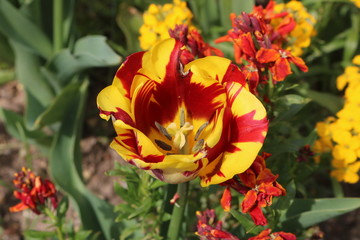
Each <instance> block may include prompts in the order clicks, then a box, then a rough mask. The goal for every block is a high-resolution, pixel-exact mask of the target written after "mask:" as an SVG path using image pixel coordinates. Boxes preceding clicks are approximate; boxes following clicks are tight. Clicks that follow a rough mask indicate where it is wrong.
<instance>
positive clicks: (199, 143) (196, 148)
mask: <svg viewBox="0 0 360 240" xmlns="http://www.w3.org/2000/svg"><path fill="white" fill-rule="evenodd" d="M204 143H205V141H204V139H200V140H199V141H197V142H196V144H195V146H194V147H193V148H192V151H193V153H197V152H199V151H200V150H201V149H202V148H203V146H204Z"/></svg>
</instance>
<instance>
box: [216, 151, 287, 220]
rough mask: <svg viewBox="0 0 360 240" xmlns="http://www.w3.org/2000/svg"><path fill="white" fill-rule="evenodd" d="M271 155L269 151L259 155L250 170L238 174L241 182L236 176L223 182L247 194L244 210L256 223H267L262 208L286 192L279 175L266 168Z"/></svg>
mask: <svg viewBox="0 0 360 240" xmlns="http://www.w3.org/2000/svg"><path fill="white" fill-rule="evenodd" d="M269 156H270V154H268V153H263V154H262V156H257V158H256V159H255V161H254V162H253V164H252V165H251V167H250V168H249V169H248V170H246V171H245V172H244V173H241V174H238V175H237V176H238V177H239V178H240V180H241V182H240V181H239V180H238V179H237V178H236V177H234V178H233V179H230V180H228V181H226V182H224V183H222V184H221V185H222V186H227V187H230V188H233V189H234V190H236V191H237V192H239V193H241V194H244V195H245V198H244V200H243V201H242V203H241V209H242V212H244V213H247V212H248V213H249V214H250V216H251V218H252V219H253V221H254V223H255V224H256V225H266V224H267V220H266V218H265V216H264V214H263V212H262V209H261V208H263V207H266V206H270V205H271V204H272V198H273V197H278V196H281V195H285V194H286V190H285V189H284V188H283V187H282V186H281V185H280V184H279V183H278V182H276V179H277V178H278V175H274V174H272V172H271V170H270V169H268V168H266V164H265V159H266V158H267V157H269Z"/></svg>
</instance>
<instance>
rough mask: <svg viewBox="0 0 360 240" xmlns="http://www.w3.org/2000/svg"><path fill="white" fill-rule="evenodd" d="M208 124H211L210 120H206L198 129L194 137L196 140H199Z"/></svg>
mask: <svg viewBox="0 0 360 240" xmlns="http://www.w3.org/2000/svg"><path fill="white" fill-rule="evenodd" d="M207 125H209V122H206V123H204V124H202V125H201V126H200V127H199V129H198V130H197V131H196V134H195V137H194V140H195V141H197V140H198V138H199V136H200V134H201V133H202V131H203V130H204V129H205V128H206V127H207Z"/></svg>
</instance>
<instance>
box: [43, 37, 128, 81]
mask: <svg viewBox="0 0 360 240" xmlns="http://www.w3.org/2000/svg"><path fill="white" fill-rule="evenodd" d="M120 60H121V58H120V56H119V55H117V54H116V53H115V52H114V51H113V50H112V49H111V48H110V47H109V45H108V44H107V43H106V38H105V37H104V36H87V37H84V38H81V39H79V40H78V41H77V42H76V43H75V47H74V52H73V53H71V52H70V49H63V50H62V51H60V52H59V53H58V54H56V55H55V56H54V58H53V59H52V60H51V61H50V64H49V69H51V70H52V71H53V73H54V74H55V76H56V78H57V79H58V80H59V81H60V82H61V83H62V85H66V84H67V83H68V82H69V81H70V79H71V78H72V77H73V76H74V74H76V73H79V72H81V71H83V70H85V69H87V68H91V67H107V66H115V65H119V64H120Z"/></svg>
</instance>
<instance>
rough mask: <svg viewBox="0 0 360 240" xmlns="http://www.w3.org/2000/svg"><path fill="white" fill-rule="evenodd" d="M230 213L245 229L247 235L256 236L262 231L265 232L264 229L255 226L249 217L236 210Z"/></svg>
mask: <svg viewBox="0 0 360 240" xmlns="http://www.w3.org/2000/svg"><path fill="white" fill-rule="evenodd" d="M230 213H231V215H232V216H233V217H234V218H236V220H238V221H239V223H240V225H241V226H243V227H244V228H245V231H246V232H247V233H252V234H255V235H256V234H258V233H259V232H261V231H262V230H264V228H263V227H262V226H256V225H255V224H254V222H253V221H252V220H251V219H250V218H249V217H248V216H247V215H245V214H243V213H241V212H239V211H237V210H235V209H231V210H230Z"/></svg>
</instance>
